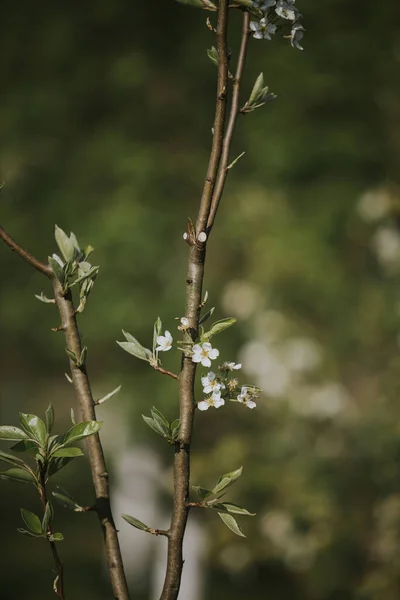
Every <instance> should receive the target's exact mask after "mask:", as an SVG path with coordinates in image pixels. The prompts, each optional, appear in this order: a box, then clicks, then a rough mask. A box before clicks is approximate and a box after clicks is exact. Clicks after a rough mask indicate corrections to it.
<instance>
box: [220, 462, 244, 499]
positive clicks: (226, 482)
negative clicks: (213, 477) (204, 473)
mask: <svg viewBox="0 0 400 600" xmlns="http://www.w3.org/2000/svg"><path fill="white" fill-rule="evenodd" d="M242 470H243V467H240V469H237V470H236V471H231V472H230V473H225V474H224V475H221V477H220V478H219V479H218V482H217V485H216V486H215V487H214V488H213V490H212V493H213V494H219V493H220V492H222V490H224V489H225V488H227V487H229V486H230V485H232V484H233V483H235V481H236V480H237V479H239V477H240V476H241V474H242Z"/></svg>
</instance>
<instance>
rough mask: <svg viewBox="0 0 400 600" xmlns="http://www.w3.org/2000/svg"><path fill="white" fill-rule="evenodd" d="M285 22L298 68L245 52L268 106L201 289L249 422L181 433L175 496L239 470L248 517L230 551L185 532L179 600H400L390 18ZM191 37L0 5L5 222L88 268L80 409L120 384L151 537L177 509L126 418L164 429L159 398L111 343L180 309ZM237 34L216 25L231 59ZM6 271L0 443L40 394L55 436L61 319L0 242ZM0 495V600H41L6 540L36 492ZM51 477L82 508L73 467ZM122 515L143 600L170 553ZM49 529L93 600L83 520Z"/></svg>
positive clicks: (195, 140) (336, 1)
mask: <svg viewBox="0 0 400 600" xmlns="http://www.w3.org/2000/svg"><path fill="white" fill-rule="evenodd" d="M298 6H299V8H300V10H301V11H302V12H303V13H304V16H305V18H304V25H305V27H306V29H307V32H306V35H305V38H304V48H305V49H304V52H299V51H295V50H293V49H292V48H291V47H290V44H289V43H288V41H287V40H284V39H282V38H280V37H279V36H276V37H275V39H274V40H273V41H272V42H267V41H258V40H252V43H251V45H250V52H249V59H248V64H247V69H246V76H245V78H244V85H243V101H244V100H245V99H246V94H249V91H250V90H251V87H252V84H253V82H254V80H255V78H256V77H257V75H258V74H259V72H260V71H263V72H264V76H265V80H266V83H267V84H268V85H269V86H270V89H271V91H273V92H274V93H276V94H277V96H278V98H277V100H276V101H275V102H273V103H271V104H268V105H267V106H266V107H264V108H263V109H260V110H257V111H256V112H255V113H253V114H251V115H248V116H246V117H244V118H241V119H239V123H238V127H237V131H236V134H235V139H234V148H233V156H235V155H237V154H239V153H240V152H242V151H243V150H245V151H246V154H245V156H244V157H243V159H242V160H241V161H240V162H239V163H238V164H237V166H236V167H235V169H234V170H233V171H232V172H231V175H230V177H229V180H228V185H227V188H226V192H225V196H224V198H223V202H222V205H221V210H220V212H219V214H218V218H217V224H216V227H215V229H214V231H213V234H212V238H211V241H210V244H209V254H208V265H207V269H206V281H205V288H206V289H207V290H208V291H209V294H210V300H209V302H210V305H211V306H212V305H215V306H216V312H215V315H216V317H217V318H222V317H224V316H235V317H237V318H238V320H239V324H238V325H237V326H236V327H234V328H232V329H229V330H228V331H227V332H226V333H225V334H224V335H222V336H221V337H220V338H218V347H219V348H220V351H221V357H222V358H223V359H226V360H236V361H238V360H241V361H242V362H243V365H244V367H245V372H244V374H243V377H244V378H245V380H246V381H248V382H252V383H256V384H258V385H260V387H262V388H263V389H264V391H265V393H264V395H263V396H262V398H260V400H259V401H258V406H257V409H256V410H255V411H248V410H246V409H245V408H244V407H243V406H240V405H238V404H230V405H229V406H226V407H224V408H223V409H221V410H218V411H214V410H209V411H208V412H207V413H203V414H199V415H197V417H196V429H195V438H194V448H193V475H192V480H193V483H195V484H200V485H205V486H209V485H212V484H213V482H214V481H215V479H216V478H217V477H218V476H219V475H220V474H221V473H223V472H226V471H231V470H233V469H236V468H238V467H239V466H240V465H241V464H243V465H244V471H243V475H242V477H241V480H240V481H239V483H238V484H237V485H236V486H235V487H234V488H231V490H232V491H231V493H230V494H229V498H230V499H231V500H232V501H233V502H237V503H238V504H241V505H244V506H246V507H247V508H248V509H249V510H251V511H253V512H256V513H257V516H256V517H254V518H251V519H250V518H249V519H247V520H246V519H244V518H243V519H241V520H240V521H241V525H242V527H243V529H244V531H245V533H246V535H247V538H246V539H242V538H237V537H235V536H234V534H232V533H231V532H230V531H228V530H227V529H226V528H225V527H224V525H223V524H222V522H221V521H220V520H219V519H218V517H217V516H216V515H210V514H208V513H207V514H203V513H202V514H196V515H192V516H193V517H194V518H193V523H197V529H198V530H197V534H195V537H194V542H193V543H192V547H194V549H196V548H200V546H201V547H202V548H203V549H202V552H201V554H202V556H201V557H200V558H199V557H197V558H195V557H194V558H193V561H194V562H193V564H198V565H199V567H198V569H199V572H198V573H199V578H200V580H201V585H200V586H199V590H200V591H198V592H197V591H195V587H196V589H197V583H196V586H195V587H194V588H193V592H192V593H188V592H185V595H184V596H182V600H197V599H198V598H200V599H201V600H205V599H207V600H225V599H228V598H229V600H239V599H243V598H251V599H252V600H261V599H264V598H268V599H269V600H278V599H279V600H285V599H289V598H290V600H395V599H397V598H399V596H400V468H399V460H400V421H399V416H400V415H399V413H400V411H399V408H398V406H399V402H398V392H399V390H400V377H399V369H400V359H399V333H400V289H399V274H400V232H399V224H400V187H399V185H400V181H399V166H400V100H399V97H400V96H399V91H400V89H399V88H400V84H399V81H400V78H399V61H400V36H399V23H400V5H399V3H398V2H397V1H396V0H387V1H386V2H382V3H377V2H375V3H367V2H364V1H361V0H354V1H353V2H348V1H344V0H326V1H325V2H324V3H323V6H322V5H321V3H315V2H312V0H302V1H301V2H300V0H299V3H298ZM212 16H213V15H211V17H212ZM205 17H206V13H204V12H202V11H198V10H194V9H190V8H186V7H184V6H182V5H179V4H177V3H175V2H173V1H172V0H168V1H164V2H127V1H126V0H112V1H111V0H98V1H96V2H95V1H91V0H89V1H87V2H83V3H82V2H78V1H76V0H71V1H70V2H68V3H63V2H50V1H48V0H44V1H43V2H40V3H33V2H29V1H28V0H15V2H13V3H8V4H7V6H6V7H3V10H2V17H1V22H0V50H1V51H0V73H1V84H2V93H1V104H0V136H1V148H0V179H1V180H2V181H3V180H4V181H5V182H6V186H5V188H4V189H3V191H2V192H1V222H2V224H3V226H4V227H5V228H6V229H7V230H8V231H9V233H10V234H11V235H13V236H14V237H15V238H16V239H17V240H18V241H19V242H20V243H22V244H23V245H25V246H26V247H27V248H29V249H30V250H31V251H32V252H33V253H34V254H35V255H37V256H38V257H39V258H41V259H43V260H44V259H45V257H46V256H47V255H48V254H51V253H52V252H54V251H55V250H56V247H55V242H54V238H53V228H54V224H55V223H57V224H58V225H59V226H60V227H62V228H63V229H65V230H66V231H68V232H69V231H70V230H71V229H72V230H73V231H74V232H75V234H76V235H77V237H78V239H79V240H80V241H81V243H82V244H89V243H90V244H92V245H93V246H94V247H95V248H96V251H95V253H94V255H93V257H92V258H93V264H99V265H101V271H100V275H99V277H98V280H97V282H96V286H95V288H94V291H93V293H92V295H91V297H90V298H89V302H88V305H87V309H86V311H85V313H84V314H83V316H82V317H80V324H81V329H82V332H83V337H84V343H85V344H86V345H87V346H88V348H89V354H88V369H89V374H90V376H91V379H92V383H93V389H94V392H95V394H96V396H97V397H99V396H101V395H104V394H105V393H107V392H109V391H110V390H111V389H113V388H115V387H116V386H117V385H118V384H120V383H121V384H122V386H123V388H122V391H121V393H120V395H119V396H118V397H116V398H115V399H113V400H111V401H110V402H109V404H107V405H105V406H104V407H101V408H99V411H98V415H99V418H102V419H104V421H105V423H104V427H103V436H104V441H105V446H106V449H107V453H108V461H109V464H110V472H111V481H112V483H113V484H114V489H115V494H116V498H117V497H118V496H119V497H123V500H118V502H117V500H116V502H117V504H116V506H115V509H116V514H117V515H118V514H119V512H122V511H120V510H119V506H120V503H121V506H122V505H123V508H124V510H123V512H128V513H130V514H132V515H134V516H136V517H137V518H139V519H142V520H145V517H146V514H145V508H146V507H147V508H148V506H149V505H150V504H152V503H155V504H156V505H157V506H156V507H155V508H154V520H153V521H152V522H150V523H149V525H151V526H154V527H157V526H162V525H163V524H166V522H165V519H167V518H168V515H169V509H170V503H171V499H170V486H171V471H170V467H171V460H172V454H171V449H170V448H168V447H165V446H164V444H163V443H162V441H161V439H156V436H155V434H153V433H152V432H151V431H150V430H149V429H148V428H146V426H145V424H144V423H143V421H142V419H141V417H140V415H141V413H147V414H148V413H149V408H150V407H151V406H152V405H153V404H155V405H156V406H157V407H158V408H159V409H160V410H161V411H162V412H164V413H165V414H166V415H167V416H168V417H171V418H174V417H176V415H177V398H176V384H175V382H174V381H173V380H169V379H168V378H165V377H162V376H161V375H159V374H157V373H155V372H153V371H152V370H151V369H150V368H149V367H148V365H146V364H145V363H143V362H140V361H136V360H135V359H134V358H133V357H131V356H129V355H128V354H126V353H124V352H122V350H120V348H118V346H117V345H116V343H115V340H116V339H122V338H121V333H120V330H121V329H122V328H124V329H126V330H127V331H129V332H131V333H132V334H133V335H135V337H137V338H139V339H140V340H141V341H142V342H143V343H144V344H146V345H148V344H150V343H151V335H152V323H153V322H154V320H155V319H156V317H157V316H158V315H160V316H161V318H162V319H163V322H164V324H165V327H166V328H168V329H170V330H171V331H175V332H176V329H175V327H176V321H174V317H177V316H181V315H182V314H183V312H184V280H185V275H186V260H187V246H186V245H185V244H184V243H183V241H182V233H183V232H184V231H185V229H186V224H187V218H188V217H192V218H195V216H196V212H197V207H198V202H199V196H200V193H201V188H202V183H203V179H204V174H205V170H206V165H207V161H208V153H209V149H210V142H211V135H210V128H211V126H212V119H213V110H214V89H215V77H216V70H215V67H214V66H213V65H212V64H211V63H210V61H209V60H208V59H207V56H206V49H207V48H209V47H210V46H211V45H213V44H214V43H215V42H214V40H213V36H212V34H211V33H210V32H209V31H208V29H207V28H206V26H205ZM239 29H240V15H239V14H234V15H233V16H232V28H231V39H230V43H231V47H232V52H233V59H232V60H233V61H234V60H235V56H236V51H237V38H238V33H239ZM0 268H1V288H0V303H1V317H0V327H1V336H0V347H1V357H2V360H1V386H0V387H1V423H2V424H17V419H18V411H19V410H20V411H23V412H38V413H41V414H42V413H43V412H44V410H45V408H46V406H47V404H48V402H49V401H50V400H51V401H52V402H53V404H54V405H55V407H56V416H57V422H58V428H59V431H61V430H63V429H65V428H66V427H68V422H69V411H70V407H71V406H75V400H74V397H73V393H72V391H71V388H70V387H69V384H68V382H67V381H66V379H65V378H64V371H65V370H66V369H67V361H66V355H65V351H64V340H63V338H62V335H61V334H60V333H57V334H56V333H52V332H51V330H50V329H51V327H54V326H56V325H58V316H57V314H56V311H55V309H54V307H53V306H51V305H44V304H42V303H40V302H38V301H37V300H35V298H34V294H37V293H40V292H41V291H42V290H43V291H44V293H45V294H46V293H47V294H50V289H49V286H48V283H47V282H46V281H45V279H44V278H43V277H42V276H41V275H40V274H37V273H36V272H34V271H33V270H32V269H30V268H28V266H26V265H25V264H24V263H23V262H22V261H21V260H20V259H19V258H17V257H15V256H13V255H12V254H11V252H10V251H9V250H8V249H7V248H5V247H3V248H0ZM176 333H177V332H176ZM165 366H167V367H169V368H171V369H178V368H179V356H177V354H174V355H173V354H172V353H170V354H169V355H167V356H166V357H165ZM138 457H139V458H138ZM150 475H151V476H150ZM149 478H150V480H151V484H150V483H149ZM0 483H1V485H0V507H1V513H0V514H1V531H2V560H1V561H0V582H1V589H2V591H1V592H0V596H1V597H4V598H11V599H14V598H15V599H18V600H19V599H22V598H24V599H26V600H38V599H40V600H43V599H44V598H52V597H53V593H52V591H51V581H52V576H51V569H52V567H53V566H52V563H51V556H50V553H49V550H48V548H47V547H46V545H45V544H41V543H40V541H36V540H30V539H26V538H23V537H22V536H19V535H18V534H17V532H16V528H17V527H19V526H20V525H21V523H20V516H19V508H20V507H21V506H24V507H25V508H28V509H30V510H39V504H38V502H37V500H36V498H35V496H34V493H33V490H32V491H31V490H29V489H27V488H25V487H24V486H23V485H19V484H14V485H12V484H9V483H7V482H4V481H3V482H0ZM55 483H60V484H62V485H64V486H65V487H67V488H68V489H69V490H70V491H71V492H73V493H74V494H75V495H76V496H77V498H78V500H79V501H80V502H82V503H84V504H90V503H91V501H92V497H93V495H92V488H91V482H90V472H89V469H88V465H87V461H86V459H82V460H81V462H80V463H78V461H76V464H74V465H71V466H68V467H67V468H66V469H65V471H63V472H62V473H60V474H59V476H57V480H56V481H55ZM146 494H147V495H146ZM155 495H157V499H156V500H155ZM129 498H131V500H130V499H129ZM135 498H136V499H138V500H137V502H135ZM117 520H118V525H119V526H120V528H121V534H122V535H123V536H124V540H125V539H126V540H127V541H126V542H124V543H126V544H127V546H126V548H127V551H126V553H125V562H126V565H127V567H128V570H129V572H130V573H131V588H132V597H133V598H134V599H135V600H142V599H143V600H144V599H145V598H157V593H158V588H157V585H158V584H157V583H154V581H155V580H156V581H157V577H156V576H155V575H154V569H153V564H154V563H155V562H156V560H158V559H156V558H155V557H156V554H155V553H156V552H157V550H156V548H158V552H161V553H162V552H163V550H164V541H163V540H158V539H155V540H153V538H151V539H152V542H153V541H154V545H151V546H149V547H148V548H147V550H146V552H144V547H145V546H144V544H147V543H148V542H147V537H146V534H144V533H141V532H136V531H134V530H133V529H132V528H130V527H129V526H128V525H127V524H125V523H124V522H123V521H122V522H121V519H120V517H119V516H117ZM56 524H57V529H58V530H61V531H62V532H63V533H64V535H65V541H64V542H63V543H62V544H60V546H59V549H60V553H61V557H62V560H63V561H64V563H65V568H66V591H67V596H68V597H69V598H76V599H78V600H79V599H81V598H82V599H83V598H85V600H92V599H96V600H101V599H103V598H104V599H106V598H110V597H111V592H110V588H109V584H108V582H107V577H106V574H105V571H104V565H103V562H102V551H103V548H102V540H101V533H100V531H99V528H98V525H97V522H96V519H95V517H94V515H92V514H88V515H83V516H82V515H77V514H70V513H68V512H67V511H65V510H64V509H62V508H58V509H57V511H56ZM196 535H197V536H198V537H197V538H196ZM144 537H145V538H146V541H144ZM148 537H150V536H148ZM196 539H197V540H198V542H196ZM129 540H131V543H132V544H133V545H132V547H130V548H128V545H129ZM141 559H143V561H142V562H143V565H146V566H145V567H144V566H143V565H142V564H141V563H140V560H141ZM198 561H200V562H198ZM189 562H190V561H189V560H188V562H187V565H186V566H185V569H189V568H190V566H189ZM135 565H136V567H137V566H138V565H139V567H140V568H139V569H138V568H136V571H135ZM138 571H140V572H141V574H139V573H138ZM155 578H156V579H155ZM196 581H197V580H196Z"/></svg>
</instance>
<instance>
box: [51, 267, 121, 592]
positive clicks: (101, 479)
mask: <svg viewBox="0 0 400 600" xmlns="http://www.w3.org/2000/svg"><path fill="white" fill-rule="evenodd" d="M53 286H54V298H55V301H56V304H57V307H58V310H59V313H60V316H61V329H62V330H63V331H64V334H65V340H66V344H67V348H68V349H69V350H71V351H72V352H74V354H75V356H77V357H80V355H81V352H82V344H81V339H80V335H79V329H78V325H77V322H76V316H75V309H74V305H73V302H72V296H71V292H70V291H68V292H67V294H66V295H65V296H64V295H63V293H62V287H61V284H60V283H59V281H58V280H57V279H56V278H54V279H53ZM70 368H71V376H72V382H73V386H74V389H75V393H76V396H77V399H78V401H79V405H80V408H81V412H82V417H83V420H84V421H95V420H96V413H95V409H94V401H93V396H92V391H91V387H90V382H89V377H88V374H87V371H86V367H85V365H82V366H77V365H76V364H75V363H74V362H73V361H72V360H70ZM86 445H87V449H88V453H89V461H90V467H91V471H92V478H93V484H94V489H95V494H96V510H97V514H98V517H99V520H100V523H101V526H102V529H103V535H104V541H105V546H106V559H107V568H108V571H109V574H110V580H111V586H112V589H113V593H114V598H116V599H117V600H129V591H128V586H127V582H126V577H125V572H124V566H123V561H122V555H121V550H120V546H119V540H118V535H117V530H116V528H115V524H114V519H113V516H112V512H111V504H110V492H109V483H108V472H107V467H106V462H105V458H104V453H103V448H102V445H101V441H100V437H99V435H98V434H95V435H93V436H90V437H88V438H87V439H86Z"/></svg>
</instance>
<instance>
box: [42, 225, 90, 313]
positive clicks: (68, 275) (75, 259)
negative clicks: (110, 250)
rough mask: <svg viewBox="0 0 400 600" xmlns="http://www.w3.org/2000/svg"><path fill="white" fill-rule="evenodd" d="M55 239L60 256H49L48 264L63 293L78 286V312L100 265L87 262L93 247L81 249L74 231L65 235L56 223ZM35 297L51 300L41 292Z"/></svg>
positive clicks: (44, 300) (43, 300)
mask: <svg viewBox="0 0 400 600" xmlns="http://www.w3.org/2000/svg"><path fill="white" fill-rule="evenodd" d="M55 239H56V242H57V246H58V248H59V250H60V253H61V257H60V256H58V255H57V254H53V256H49V265H50V267H51V268H52V270H53V272H54V274H55V276H56V277H57V279H58V281H59V282H60V284H61V286H62V290H63V293H64V294H66V293H67V291H68V290H69V289H71V288H73V287H74V286H77V287H78V289H79V305H78V308H77V309H76V312H78V313H80V312H82V311H83V310H84V308H85V306H86V302H87V299H88V296H89V294H90V292H91V291H92V289H93V286H94V282H95V280H96V277H97V274H98V272H99V268H100V267H98V266H93V265H91V264H90V263H89V262H88V260H87V259H88V257H89V256H90V254H91V253H92V252H93V248H92V246H87V247H86V248H85V250H81V248H80V246H79V244H78V240H77V238H76V235H75V234H74V233H72V232H71V233H70V235H69V236H67V234H66V233H65V231H63V230H62V229H61V228H60V227H58V226H57V225H56V226H55ZM36 298H37V299H38V300H41V301H42V302H53V300H51V299H49V298H46V296H44V294H43V293H42V294H41V295H40V296H36Z"/></svg>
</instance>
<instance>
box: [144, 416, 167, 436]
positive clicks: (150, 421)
mask: <svg viewBox="0 0 400 600" xmlns="http://www.w3.org/2000/svg"><path fill="white" fill-rule="evenodd" d="M142 418H143V421H144V422H145V423H147V425H148V426H149V427H151V429H153V431H155V432H156V433H158V435H161V437H164V438H165V437H167V436H166V434H165V431H164V430H163V428H162V427H161V425H160V424H159V423H158V422H157V421H155V420H154V419H152V418H151V417H146V416H145V415H142Z"/></svg>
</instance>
